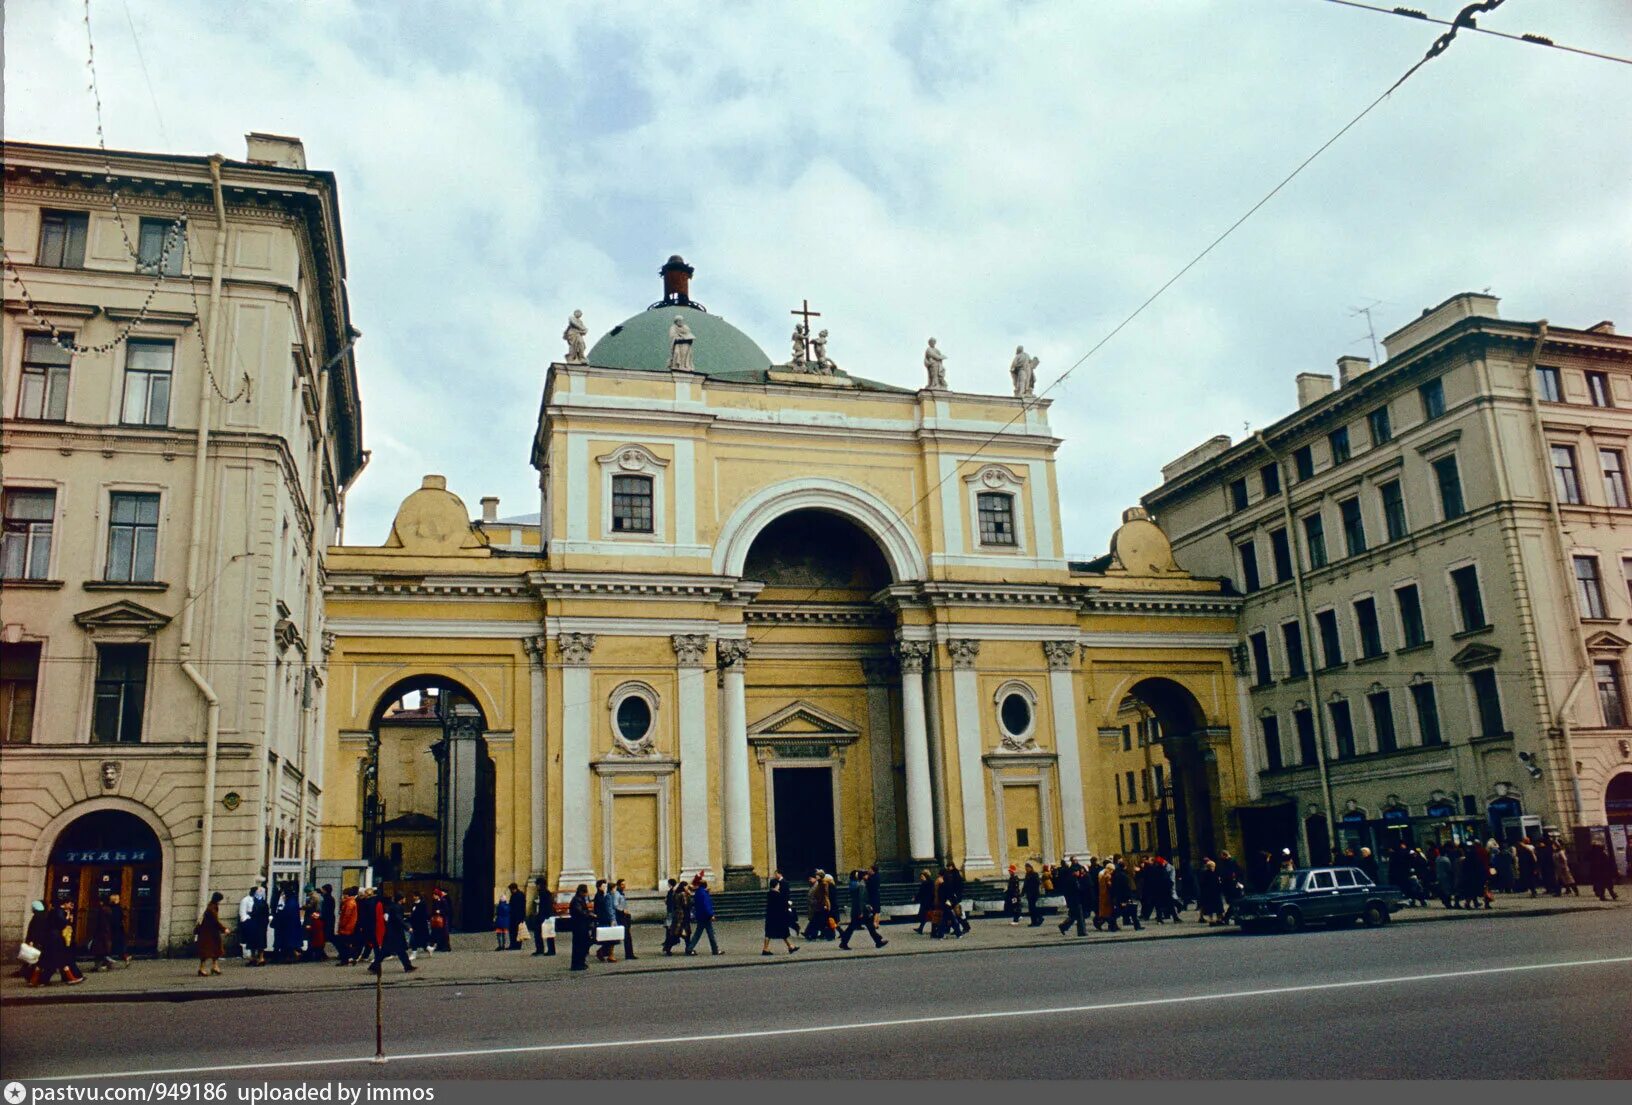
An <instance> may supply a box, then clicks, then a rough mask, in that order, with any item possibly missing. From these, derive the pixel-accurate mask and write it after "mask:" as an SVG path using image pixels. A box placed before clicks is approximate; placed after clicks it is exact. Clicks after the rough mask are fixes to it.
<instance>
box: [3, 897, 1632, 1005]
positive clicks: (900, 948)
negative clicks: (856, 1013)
mask: <svg viewBox="0 0 1632 1105" xmlns="http://www.w3.org/2000/svg"><path fill="white" fill-rule="evenodd" d="M1629 906H1632V901H1629V900H1628V899H1626V898H1623V899H1622V900H1621V901H1619V902H1599V901H1598V900H1597V899H1595V898H1592V897H1582V898H1578V899H1570V898H1564V899H1558V898H1537V899H1529V898H1518V897H1513V898H1504V899H1499V900H1498V901H1497V907H1496V909H1494V910H1492V911H1489V912H1486V911H1484V910H1479V911H1475V912H1467V911H1463V910H1447V909H1442V908H1441V907H1439V906H1438V905H1430V906H1429V907H1428V908H1427V909H1415V908H1412V909H1406V910H1403V911H1401V912H1400V913H1398V914H1396V915H1395V917H1394V919H1393V921H1392V923H1393V924H1423V923H1430V922H1446V923H1451V922H1458V921H1460V922H1464V923H1468V924H1477V923H1480V922H1484V921H1495V920H1500V919H1502V918H1505V917H1539V916H1548V915H1552V914H1559V913H1576V912H1582V911H1588V910H1604V909H1623V908H1627V907H1629ZM1192 917H1193V914H1192ZM1058 925H1059V919H1058V917H1052V918H1045V919H1044V922H1043V925H1042V927H1040V928H1032V927H1030V926H1029V925H1028V924H1025V923H1022V924H1019V925H1011V924H1009V923H1008V922H1007V921H1006V920H1003V919H998V918H982V919H980V920H977V921H975V923H974V931H972V932H971V933H970V934H969V935H967V936H965V937H963V938H962V939H956V940H955V939H951V938H947V939H942V940H932V939H930V938H929V936H928V935H927V934H926V935H922V936H920V935H918V934H916V933H914V932H913V926H912V925H911V924H902V923H896V924H890V925H885V926H883V927H882V928H881V929H880V932H881V933H882V934H883V935H884V938H885V939H886V941H887V942H888V946H887V947H884V948H874V947H873V945H872V941H871V940H869V939H868V938H867V935H866V934H865V933H863V932H858V933H857V935H856V937H855V938H854V939H853V940H852V942H851V950H850V951H840V950H839V947H838V942H837V941H823V940H817V941H810V942H804V943H797V944H796V946H798V947H799V949H800V950H799V951H798V953H797V954H793V955H790V954H788V952H787V951H786V949H784V948H783V947H782V946H781V944H780V943H777V944H775V945H774V947H775V951H776V954H775V956H774V957H769V956H762V955H761V954H760V946H761V943H762V928H761V923H760V922H759V921H727V922H721V923H717V924H716V925H715V928H716V930H717V932H718V935H719V939H720V947H721V949H722V950H723V951H724V953H725V954H723V955H717V956H716V955H710V954H709V953H708V946H707V941H706V940H705V941H704V942H703V945H702V946H701V947H700V948H699V949H698V951H697V954H696V955H695V956H691V957H688V956H684V955H681V954H679V952H678V951H677V952H676V954H674V955H672V956H665V955H664V954H663V953H662V951H661V947H662V929H661V927H660V926H659V925H656V924H639V923H637V924H636V926H635V950H636V956H637V958H636V959H635V961H634V962H628V961H626V960H624V958H623V949H622V947H619V949H618V962H617V963H615V964H600V963H596V962H595V961H594V959H593V957H592V958H591V959H590V970H589V972H588V973H587V974H584V975H582V976H578V975H573V974H572V973H571V972H569V971H568V969H567V968H568V964H569V962H570V959H571V956H570V946H571V938H570V937H568V938H566V939H561V940H557V942H556V948H557V950H558V953H557V955H556V956H555V957H553V958H549V957H534V956H533V955H532V954H531V952H532V947H531V944H528V943H525V942H524V945H523V950H521V951H503V952H495V951H494V950H493V937H492V936H491V935H490V934H487V933H460V934H458V935H456V936H454V938H453V947H454V950H453V951H452V952H451V953H443V954H439V955H425V954H421V955H420V956H419V958H418V959H417V960H415V963H414V965H415V966H416V967H418V968H419V970H418V971H416V972H414V973H413V974H411V975H409V974H404V973H403V970H402V967H401V966H400V964H398V963H397V961H396V960H395V959H390V960H387V962H386V965H385V975H384V981H385V985H387V986H415V987H423V986H455V985H457V986H484V985H495V984H499V983H510V982H549V981H553V982H564V981H567V980H570V979H574V978H578V977H583V978H591V977H595V976H596V975H606V974H614V975H621V974H639V973H649V972H653V971H680V970H698V969H704V968H709V969H715V968H727V967H754V966H761V967H770V966H773V965H774V966H778V967H780V966H783V965H784V964H793V963H808V962H811V961H813V960H830V959H835V958H838V959H843V958H853V959H860V958H866V957H871V956H882V955H950V954H954V953H957V952H970V951H994V950H1005V949H1009V948H1035V947H1048V946H1057V945H1063V944H1079V945H1092V944H1109V943H1126V942H1131V941H1141V940H1175V939H1186V940H1192V939H1203V938H1208V937H1222V936H1228V935H1233V934H1235V933H1236V931H1237V930H1236V928H1235V926H1233V925H1228V926H1220V927H1212V926H1208V925H1202V924H1198V923H1196V922H1195V920H1193V919H1190V920H1185V921H1180V922H1177V923H1172V922H1170V923H1168V924H1165V925H1158V924H1155V923H1154V922H1146V923H1145V927H1144V929H1143V930H1142V931H1140V932H1131V931H1128V930H1126V929H1124V930H1123V931H1121V932H1119V933H1115V934H1111V933H1102V932H1095V931H1094V930H1093V928H1092V927H1090V928H1089V929H1088V935H1087V936H1086V937H1081V938H1079V937H1076V936H1061V935H1060V934H1059V931H1058V927H1057V926H1058ZM523 935H524V936H525V933H524V934H523ZM1220 950H1221V951H1222V949H1220ZM331 952H332V949H331ZM88 965H89V964H88V961H86V960H83V959H82V960H81V961H80V966H81V968H82V969H84V968H86V967H88ZM221 966H222V971H223V974H221V975H220V976H217V977H211V978H200V977H198V974H197V971H198V963H197V961H196V960H191V959H176V958H173V959H147V960H137V961H135V962H134V963H132V964H131V965H130V966H129V967H115V968H113V969H112V970H111V971H105V972H101V973H98V972H96V971H91V970H88V971H87V972H86V976H85V981H84V983H82V984H81V985H78V986H66V985H64V984H63V983H62V981H61V980H60V979H59V980H58V981H56V982H54V983H52V984H51V985H49V986H41V987H36V988H35V989H32V990H31V989H29V988H28V987H27V986H26V985H25V984H24V983H23V980H22V979H20V978H18V977H16V975H15V972H14V971H10V970H8V972H7V974H6V977H5V978H4V979H3V980H0V1005H7V1006H10V1005H24V1004H36V1003H70V1002H76V1003H77V1002H126V1001H195V1000H209V999H212V998H229V997H253V996H260V995H267V994H290V993H312V992H320V991H330V990H353V989H358V988H366V987H371V986H372V985H373V982H374V977H373V976H372V975H371V974H369V973H368V971H367V970H365V969H364V968H363V967H361V966H351V967H339V966H337V965H336V963H335V961H334V960H333V959H332V958H331V959H329V960H328V961H326V962H323V963H290V964H277V965H269V966H265V967H255V968H250V967H246V966H244V965H243V963H242V961H241V960H239V959H237V958H230V959H224V960H222V961H221Z"/></svg>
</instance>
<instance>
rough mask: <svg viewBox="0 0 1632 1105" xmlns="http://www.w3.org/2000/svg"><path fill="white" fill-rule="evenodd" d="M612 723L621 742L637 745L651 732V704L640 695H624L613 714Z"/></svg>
mask: <svg viewBox="0 0 1632 1105" xmlns="http://www.w3.org/2000/svg"><path fill="white" fill-rule="evenodd" d="M613 721H614V722H615V723H616V724H617V727H618V736H619V737H620V738H621V739H622V740H623V742H624V743H625V744H629V745H637V744H639V743H640V742H641V741H643V740H645V739H646V735H647V734H648V733H650V732H651V731H652V704H651V703H650V702H648V701H646V699H645V697H644V696H642V695H639V694H629V695H625V696H624V698H623V700H622V701H621V702H619V703H618V706H617V709H616V710H615V711H614V712H613Z"/></svg>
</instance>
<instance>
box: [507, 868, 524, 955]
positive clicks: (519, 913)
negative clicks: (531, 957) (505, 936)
mask: <svg viewBox="0 0 1632 1105" xmlns="http://www.w3.org/2000/svg"><path fill="white" fill-rule="evenodd" d="M526 920H527V893H526V891H524V890H522V889H521V887H519V886H517V885H516V884H515V883H511V884H510V950H511V951H515V950H516V949H518V948H520V947H521V926H522V924H523V923H524V922H525V921H526Z"/></svg>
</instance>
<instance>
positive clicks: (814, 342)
mask: <svg viewBox="0 0 1632 1105" xmlns="http://www.w3.org/2000/svg"><path fill="white" fill-rule="evenodd" d="M810 352H811V360H812V364H813V370H814V371H815V372H817V373H819V374H820V375H822V376H832V375H833V374H834V373H836V372H837V371H838V370H839V366H838V365H836V364H834V363H833V361H832V359H831V358H830V357H828V355H827V331H826V330H823V331H821V332H819V333H818V334H817V335H816V336H815V337H814V338H812V339H811V342H810Z"/></svg>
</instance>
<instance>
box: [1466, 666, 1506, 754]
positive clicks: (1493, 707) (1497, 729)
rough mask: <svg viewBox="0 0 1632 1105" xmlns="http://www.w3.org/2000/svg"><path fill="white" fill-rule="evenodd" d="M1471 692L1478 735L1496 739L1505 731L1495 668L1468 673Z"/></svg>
mask: <svg viewBox="0 0 1632 1105" xmlns="http://www.w3.org/2000/svg"><path fill="white" fill-rule="evenodd" d="M1468 683H1469V685H1470V687H1471V688H1472V690H1473V712H1474V717H1475V718H1476V719H1477V720H1478V723H1479V735H1480V736H1482V737H1497V736H1501V735H1502V734H1503V733H1505V732H1506V731H1507V723H1506V721H1504V720H1503V718H1502V696H1501V692H1500V690H1499V689H1498V687H1497V684H1496V669H1495V668H1480V669H1479V670H1478V671H1470V672H1469V673H1468Z"/></svg>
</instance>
